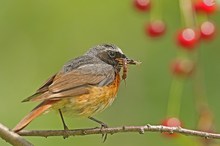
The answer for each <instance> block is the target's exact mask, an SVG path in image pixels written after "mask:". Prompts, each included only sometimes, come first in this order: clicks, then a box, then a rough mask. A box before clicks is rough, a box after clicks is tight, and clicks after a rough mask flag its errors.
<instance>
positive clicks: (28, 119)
mask: <svg viewBox="0 0 220 146" xmlns="http://www.w3.org/2000/svg"><path fill="white" fill-rule="evenodd" d="M53 102H54V101H52V102H51V101H44V102H42V103H41V104H39V105H38V106H37V107H35V108H34V109H33V110H32V111H31V112H30V113H29V114H28V115H26V116H25V117H24V118H23V119H22V120H21V121H20V122H19V123H18V124H17V125H16V126H15V127H14V128H13V129H12V130H13V131H14V132H18V131H20V130H22V129H23V128H25V127H26V126H27V125H28V124H29V123H30V122H31V121H32V120H33V119H35V118H36V117H38V116H39V115H41V114H42V113H44V112H45V111H46V110H48V109H49V108H50V107H51V106H52V104H53Z"/></svg>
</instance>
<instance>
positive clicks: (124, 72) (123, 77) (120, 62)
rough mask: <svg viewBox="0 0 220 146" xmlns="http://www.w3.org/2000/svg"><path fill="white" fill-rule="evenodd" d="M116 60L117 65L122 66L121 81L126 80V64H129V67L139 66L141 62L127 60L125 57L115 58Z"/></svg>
mask: <svg viewBox="0 0 220 146" xmlns="http://www.w3.org/2000/svg"><path fill="white" fill-rule="evenodd" d="M116 60H117V61H118V63H119V65H120V66H122V69H123V74H122V79H123V80H124V81H125V79H126V78H127V72H128V64H131V65H139V64H141V62H139V61H135V60H133V59H129V58H127V57H125V56H123V57H121V58H116Z"/></svg>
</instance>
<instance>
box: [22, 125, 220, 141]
mask: <svg viewBox="0 0 220 146" xmlns="http://www.w3.org/2000/svg"><path fill="white" fill-rule="evenodd" d="M125 132H138V133H140V134H144V133H145V132H168V133H171V134H172V133H180V134H183V135H187V136H188V135H191V136H197V137H203V138H206V139H220V134H215V133H209V132H203V131H197V130H190V129H185V128H181V127H167V126H161V125H155V126H153V125H149V124H148V125H145V126H122V127H112V128H102V129H100V128H86V129H75V130H67V131H65V130H30V131H29V130H22V131H20V132H19V133H18V134H19V135H21V136H42V137H49V136H65V135H68V136H84V135H92V134H103V133H107V134H115V133H125Z"/></svg>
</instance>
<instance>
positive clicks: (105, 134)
mask: <svg viewBox="0 0 220 146" xmlns="http://www.w3.org/2000/svg"><path fill="white" fill-rule="evenodd" d="M105 128H108V125H107V124H105V123H102V124H101V128H100V130H101V131H102V130H103V129H105ZM107 137H108V134H107V133H102V139H103V141H102V142H103V143H104V142H105V141H106V140H107Z"/></svg>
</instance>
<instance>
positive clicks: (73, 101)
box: [61, 76, 120, 117]
mask: <svg viewBox="0 0 220 146" xmlns="http://www.w3.org/2000/svg"><path fill="white" fill-rule="evenodd" d="M116 78H117V79H116V80H115V81H114V82H113V83H112V84H111V85H108V86H104V87H95V86H91V87H90V88H89V94H84V95H80V96H76V97H70V98H68V99H67V101H66V103H65V104H63V105H64V106H63V107H62V108H61V110H62V112H63V113H64V114H65V115H67V116H77V117H89V116H93V115H94V114H97V113H99V112H101V111H103V110H104V109H106V108H107V107H108V106H110V105H111V104H112V102H113V101H114V99H115V97H116V94H117V92H118V87H119V83H120V77H119V76H118V77H116Z"/></svg>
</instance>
